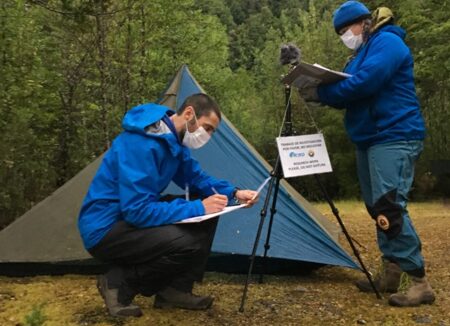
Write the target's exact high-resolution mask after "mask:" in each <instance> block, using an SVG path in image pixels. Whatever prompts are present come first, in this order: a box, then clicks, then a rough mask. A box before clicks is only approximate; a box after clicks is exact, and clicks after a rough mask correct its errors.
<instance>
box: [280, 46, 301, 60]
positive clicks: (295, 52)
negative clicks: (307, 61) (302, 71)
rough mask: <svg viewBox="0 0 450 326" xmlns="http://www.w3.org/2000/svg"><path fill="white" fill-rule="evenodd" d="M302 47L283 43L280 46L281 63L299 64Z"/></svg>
mask: <svg viewBox="0 0 450 326" xmlns="http://www.w3.org/2000/svg"><path fill="white" fill-rule="evenodd" d="M300 55H301V54H300V49H299V48H298V47H296V46H295V45H294V44H292V43H289V44H283V45H281V48H280V64H281V65H288V64H292V65H297V64H298V63H299V62H300Z"/></svg>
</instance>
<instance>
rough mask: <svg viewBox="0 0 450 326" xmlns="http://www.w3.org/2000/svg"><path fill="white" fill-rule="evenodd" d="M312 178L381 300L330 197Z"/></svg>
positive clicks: (317, 177) (318, 182)
mask: <svg viewBox="0 0 450 326" xmlns="http://www.w3.org/2000/svg"><path fill="white" fill-rule="evenodd" d="M314 177H315V178H316V181H317V184H318V185H319V187H320V190H322V193H323V195H324V197H325V199H326V201H327V202H328V205H330V208H331V211H332V212H333V215H334V216H335V217H336V219H337V221H338V223H339V225H340V226H341V229H342V232H344V234H345V237H346V238H347V241H348V243H349V244H350V247H351V248H352V250H353V254H354V255H355V257H356V258H357V259H358V262H359V264H360V266H361V268H362V270H363V272H364V274H366V276H367V279H368V280H369V283H370V286H371V287H372V289H373V291H374V292H375V294H376V296H377V298H378V299H382V298H383V297H382V296H381V294H380V292H379V291H378V289H377V288H376V286H375V284H374V283H373V280H372V276H371V275H370V273H369V271H368V270H367V268H366V266H364V263H363V261H362V259H361V256H360V255H359V251H358V249H356V247H355V245H354V244H353V241H352V238H351V237H350V235H349V234H348V232H347V229H346V227H345V225H344V222H342V219H341V217H340V216H339V211H338V210H337V208H336V206H334V203H333V201H332V200H331V198H330V196H328V193H327V190H326V189H325V187H324V186H323V184H322V182H321V181H320V178H319V176H318V175H317V174H315V175H314Z"/></svg>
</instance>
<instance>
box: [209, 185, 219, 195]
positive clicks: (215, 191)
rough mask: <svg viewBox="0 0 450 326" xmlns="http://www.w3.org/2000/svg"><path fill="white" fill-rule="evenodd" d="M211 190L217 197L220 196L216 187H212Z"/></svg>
mask: <svg viewBox="0 0 450 326" xmlns="http://www.w3.org/2000/svg"><path fill="white" fill-rule="evenodd" d="M211 190H212V191H213V192H214V193H215V194H216V195H218V194H219V192H218V191H217V190H216V188H214V187H211Z"/></svg>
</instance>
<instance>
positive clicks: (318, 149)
mask: <svg viewBox="0 0 450 326" xmlns="http://www.w3.org/2000/svg"><path fill="white" fill-rule="evenodd" d="M277 144H278V153H280V159H281V165H282V166H283V173H284V177H285V178H291V177H299V176H302V175H308V174H320V173H325V172H331V171H333V169H332V168H331V163H330V158H329V157H328V152H327V147H326V145H325V140H324V139H323V135H322V134H314V135H303V136H290V137H278V138H277Z"/></svg>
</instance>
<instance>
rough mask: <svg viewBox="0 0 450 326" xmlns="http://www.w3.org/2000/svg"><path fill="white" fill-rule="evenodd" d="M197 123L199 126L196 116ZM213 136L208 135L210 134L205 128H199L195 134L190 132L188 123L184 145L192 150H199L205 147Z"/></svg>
mask: <svg viewBox="0 0 450 326" xmlns="http://www.w3.org/2000/svg"><path fill="white" fill-rule="evenodd" d="M194 117H195V122H196V123H197V126H198V121H197V116H195V113H194ZM210 138H211V136H210V135H209V134H208V132H207V131H206V130H205V128H203V127H201V126H200V127H198V128H197V130H195V131H193V132H189V129H188V123H187V121H186V132H185V133H184V137H183V145H184V146H186V147H189V148H192V149H197V148H200V147H202V146H203V145H205V144H206V143H207V142H208V141H209V139H210Z"/></svg>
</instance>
